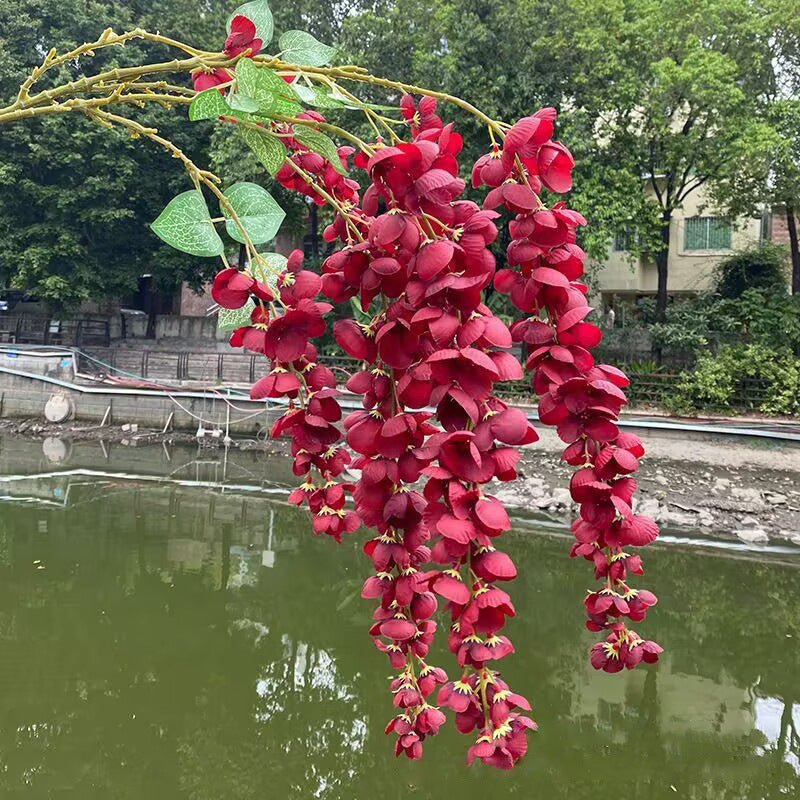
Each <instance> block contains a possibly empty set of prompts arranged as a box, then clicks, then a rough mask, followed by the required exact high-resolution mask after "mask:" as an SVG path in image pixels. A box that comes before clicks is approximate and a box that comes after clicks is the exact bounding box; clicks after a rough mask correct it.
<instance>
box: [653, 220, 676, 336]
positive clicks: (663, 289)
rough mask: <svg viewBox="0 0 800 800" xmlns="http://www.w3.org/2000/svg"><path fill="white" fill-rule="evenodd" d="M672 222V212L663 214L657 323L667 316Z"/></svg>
mask: <svg viewBox="0 0 800 800" xmlns="http://www.w3.org/2000/svg"><path fill="white" fill-rule="evenodd" d="M671 222H672V212H670V211H664V212H663V213H662V214H661V244H662V248H661V250H659V252H658V253H656V268H657V270H658V291H657V293H656V321H657V322H664V320H665V319H666V316H667V278H668V275H669V231H670V224H671Z"/></svg>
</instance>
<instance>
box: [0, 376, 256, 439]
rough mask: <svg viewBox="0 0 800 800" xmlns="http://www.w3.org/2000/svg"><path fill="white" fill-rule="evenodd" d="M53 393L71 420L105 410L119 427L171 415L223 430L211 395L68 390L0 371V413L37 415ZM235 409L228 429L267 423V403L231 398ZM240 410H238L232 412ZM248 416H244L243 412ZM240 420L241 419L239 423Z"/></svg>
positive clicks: (250, 429)
mask: <svg viewBox="0 0 800 800" xmlns="http://www.w3.org/2000/svg"><path fill="white" fill-rule="evenodd" d="M54 394H59V395H62V396H63V397H66V398H67V400H68V401H69V403H70V405H71V408H72V409H73V419H75V420H80V421H83V422H94V423H97V424H99V423H100V422H102V420H103V418H104V417H105V414H106V411H107V410H108V409H109V407H110V408H111V412H110V415H109V419H108V420H107V421H108V422H113V423H114V424H118V425H122V424H125V423H135V424H138V425H141V426H142V427H146V428H150V429H162V428H164V426H165V425H166V424H167V422H168V421H169V418H170V414H172V415H173V417H172V422H171V424H172V426H173V427H174V428H175V429H177V430H196V429H197V427H198V425H199V424H200V420H198V419H197V417H201V418H202V420H203V426H204V427H206V428H212V427H219V428H221V429H222V430H225V427H226V420H227V418H228V408H229V406H228V405H227V403H226V402H225V401H224V400H222V399H221V398H218V397H215V396H214V395H213V394H208V395H203V394H202V393H200V392H181V393H175V394H174V395H172V397H174V400H173V399H171V398H170V397H169V396H166V395H164V394H163V393H158V392H152V393H148V392H146V391H142V390H124V389H108V390H105V389H97V388H95V387H86V390H84V391H81V390H80V389H79V388H68V387H66V386H62V385H59V384H57V383H54V382H50V381H47V380H41V379H37V378H33V377H26V376H22V375H15V374H11V373H9V372H0V417H24V418H31V417H41V418H42V420H44V407H45V404H46V403H47V401H48V399H49V398H50V397H51V396H52V395H54ZM231 402H232V403H234V405H235V406H236V407H237V409H231V410H230V431H231V434H237V435H254V434H255V433H257V432H258V431H259V430H261V429H263V428H264V427H265V426H268V425H269V418H268V415H269V412H268V405H267V404H266V403H264V402H263V401H252V400H249V399H248V398H247V397H238V396H237V397H236V398H235V399H232V400H231ZM238 409H241V410H238ZM250 414H252V415H254V416H252V417H250V418H249V419H244V418H245V417H247V416H248V415H250ZM239 420H243V421H241V422H240V421H239Z"/></svg>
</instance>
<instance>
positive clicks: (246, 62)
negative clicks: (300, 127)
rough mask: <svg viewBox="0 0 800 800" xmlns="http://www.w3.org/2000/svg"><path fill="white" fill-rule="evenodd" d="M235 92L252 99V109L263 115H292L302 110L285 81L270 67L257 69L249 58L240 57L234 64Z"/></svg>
mask: <svg viewBox="0 0 800 800" xmlns="http://www.w3.org/2000/svg"><path fill="white" fill-rule="evenodd" d="M236 93H237V94H239V95H246V96H247V97H249V98H250V99H252V100H253V101H254V102H255V107H254V108H253V109H252V110H253V111H258V112H259V113H260V114H263V115H264V116H271V115H272V114H286V115H288V116H293V115H294V114H296V113H298V112H299V111H301V110H302V107H301V106H300V104H299V103H298V102H297V99H296V95H295V93H294V90H293V89H292V87H291V86H289V84H288V83H286V81H284V80H283V79H282V78H281V77H280V76H279V75H278V74H277V73H276V72H274V71H273V70H271V69H259V68H258V67H257V66H256V65H255V64H254V63H253V61H252V59H249V58H243V59H241V61H239V62H238V63H237V65H236ZM243 110H244V109H243Z"/></svg>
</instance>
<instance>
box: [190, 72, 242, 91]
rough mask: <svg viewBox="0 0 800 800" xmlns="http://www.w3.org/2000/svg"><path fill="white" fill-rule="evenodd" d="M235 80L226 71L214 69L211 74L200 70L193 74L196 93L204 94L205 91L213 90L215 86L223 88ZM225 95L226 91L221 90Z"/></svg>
mask: <svg viewBox="0 0 800 800" xmlns="http://www.w3.org/2000/svg"><path fill="white" fill-rule="evenodd" d="M232 80H233V75H231V73H230V72H228V70H226V69H213V70H211V71H210V72H208V71H206V70H204V69H200V70H196V71H195V72H193V73H192V83H193V84H194V89H195V91H196V92H202V91H203V90H205V89H213V88H214V87H215V86H221V85H222V84H225V83H230V82H231V81H232ZM219 91H220V93H221V94H224V90H223V89H220V90H219Z"/></svg>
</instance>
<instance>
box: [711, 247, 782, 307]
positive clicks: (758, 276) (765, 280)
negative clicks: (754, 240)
mask: <svg viewBox="0 0 800 800" xmlns="http://www.w3.org/2000/svg"><path fill="white" fill-rule="evenodd" d="M714 281H715V284H716V293H717V294H718V295H719V296H720V297H724V298H730V299H736V298H738V297H740V296H741V295H742V293H743V292H745V291H747V290H748V289H768V290H771V291H778V292H782V293H783V294H786V288H787V253H786V248H784V247H782V246H781V245H778V244H774V243H772V242H762V243H760V244H759V245H757V246H755V247H751V248H748V249H747V250H741V251H740V252H738V253H734V254H733V255H731V256H729V257H728V258H726V259H723V260H722V261H720V262H719V264H718V265H717V267H716V269H715V270H714Z"/></svg>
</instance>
